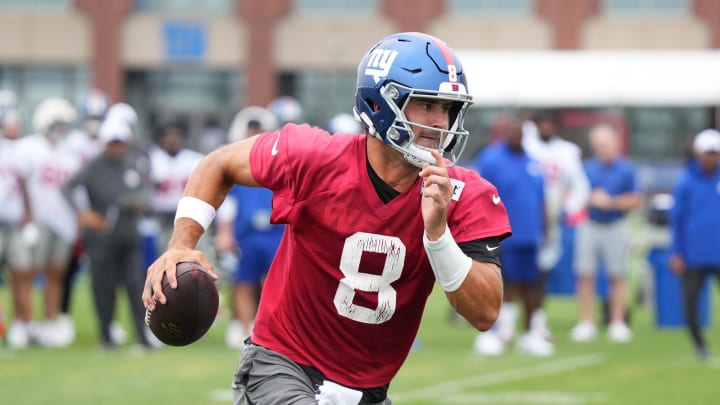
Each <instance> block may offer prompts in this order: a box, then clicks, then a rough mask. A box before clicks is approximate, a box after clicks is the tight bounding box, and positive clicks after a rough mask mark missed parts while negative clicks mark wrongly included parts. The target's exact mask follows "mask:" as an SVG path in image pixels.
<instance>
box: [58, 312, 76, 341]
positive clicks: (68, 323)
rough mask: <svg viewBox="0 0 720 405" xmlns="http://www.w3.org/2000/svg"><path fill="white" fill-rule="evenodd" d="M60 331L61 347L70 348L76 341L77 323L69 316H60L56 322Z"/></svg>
mask: <svg viewBox="0 0 720 405" xmlns="http://www.w3.org/2000/svg"><path fill="white" fill-rule="evenodd" d="M55 324H56V326H57V329H58V344H59V345H60V346H61V347H67V346H70V345H71V344H72V343H73V342H74V341H75V322H74V321H73V319H72V317H71V316H70V315H68V314H60V315H58V317H57V319H56V320H55Z"/></svg>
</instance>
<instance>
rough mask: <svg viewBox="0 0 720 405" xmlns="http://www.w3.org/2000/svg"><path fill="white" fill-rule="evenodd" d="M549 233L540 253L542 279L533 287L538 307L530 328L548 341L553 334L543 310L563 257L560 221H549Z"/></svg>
mask: <svg viewBox="0 0 720 405" xmlns="http://www.w3.org/2000/svg"><path fill="white" fill-rule="evenodd" d="M547 226H548V232H547V235H546V237H545V240H544V241H543V243H542V245H541V246H540V249H539V251H538V259H537V260H538V263H537V264H538V267H539V268H540V277H539V279H538V281H537V284H535V285H534V286H533V288H534V290H533V292H532V293H531V294H532V297H533V298H532V299H533V301H534V302H536V303H537V306H536V308H537V309H535V310H534V311H533V313H532V315H531V316H530V328H531V329H533V330H534V331H535V332H536V333H538V334H540V335H542V336H544V337H545V338H546V339H551V338H552V333H551V332H550V328H549V327H548V325H547V315H546V314H545V310H544V309H543V308H544V306H545V298H546V297H547V284H548V281H549V280H550V272H551V271H552V269H553V268H554V267H555V266H556V265H557V263H558V261H559V260H560V257H561V256H562V251H563V248H562V228H561V226H560V221H559V220H558V219H556V220H553V219H550V220H548V225H547Z"/></svg>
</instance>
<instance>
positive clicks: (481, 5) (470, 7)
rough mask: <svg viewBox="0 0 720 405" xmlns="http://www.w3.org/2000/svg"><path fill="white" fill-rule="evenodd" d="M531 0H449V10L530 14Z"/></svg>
mask: <svg viewBox="0 0 720 405" xmlns="http://www.w3.org/2000/svg"><path fill="white" fill-rule="evenodd" d="M532 7H533V1H532V0H451V1H450V12H451V13H452V14H454V15H456V16H457V15H464V14H467V13H472V14H491V15H529V14H532Z"/></svg>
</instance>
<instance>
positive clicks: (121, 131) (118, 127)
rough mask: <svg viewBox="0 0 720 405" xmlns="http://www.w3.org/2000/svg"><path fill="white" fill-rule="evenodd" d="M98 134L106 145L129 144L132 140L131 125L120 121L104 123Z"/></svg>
mask: <svg viewBox="0 0 720 405" xmlns="http://www.w3.org/2000/svg"><path fill="white" fill-rule="evenodd" d="M98 134H99V136H100V140H101V141H102V142H103V144H105V145H107V144H108V143H110V142H129V141H130V138H132V130H131V129H130V125H129V124H128V123H127V122H125V121H123V120H120V119H114V120H105V121H103V123H102V125H101V126H100V131H99V132H98Z"/></svg>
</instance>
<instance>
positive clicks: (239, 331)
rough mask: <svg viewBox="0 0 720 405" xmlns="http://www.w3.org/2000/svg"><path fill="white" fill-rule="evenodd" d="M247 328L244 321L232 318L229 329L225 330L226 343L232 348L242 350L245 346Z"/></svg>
mask: <svg viewBox="0 0 720 405" xmlns="http://www.w3.org/2000/svg"><path fill="white" fill-rule="evenodd" d="M247 337H248V336H247V334H245V328H243V325H242V323H240V321H239V320H237V319H232V320H230V322H229V323H228V327H227V331H226V332H225V344H226V345H227V346H228V347H229V348H231V349H237V350H240V349H242V348H243V347H244V346H245V339H247Z"/></svg>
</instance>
